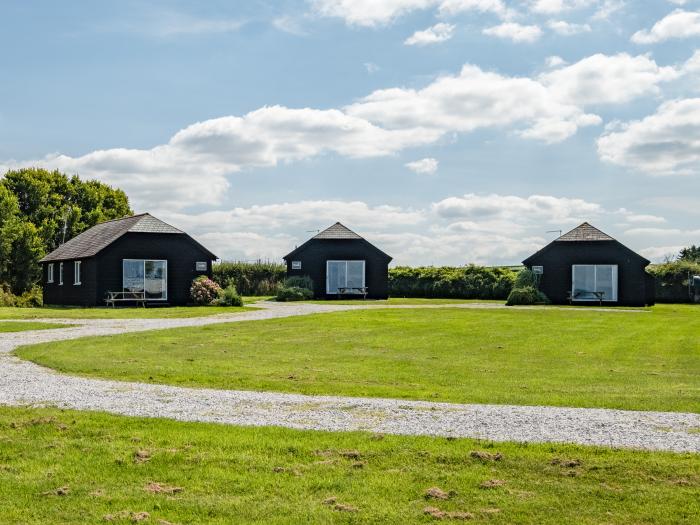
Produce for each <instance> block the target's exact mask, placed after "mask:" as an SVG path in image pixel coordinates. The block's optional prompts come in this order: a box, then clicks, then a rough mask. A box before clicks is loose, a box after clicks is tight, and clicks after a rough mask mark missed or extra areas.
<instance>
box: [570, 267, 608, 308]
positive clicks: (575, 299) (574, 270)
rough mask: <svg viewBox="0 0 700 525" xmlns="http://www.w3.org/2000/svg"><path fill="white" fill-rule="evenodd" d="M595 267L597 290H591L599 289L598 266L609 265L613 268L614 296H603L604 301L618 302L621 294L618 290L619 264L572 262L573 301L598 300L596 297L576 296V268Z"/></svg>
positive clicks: (594, 276)
mask: <svg viewBox="0 0 700 525" xmlns="http://www.w3.org/2000/svg"><path fill="white" fill-rule="evenodd" d="M591 267H592V268H593V282H594V283H595V290H590V291H591V292H597V291H598V268H599V267H606V268H607V267H609V268H612V269H613V296H612V297H611V298H606V297H603V302H611V303H614V302H617V296H618V294H619V290H618V281H619V279H618V265H617V264H572V265H571V299H572V300H573V301H596V302H597V301H598V299H597V298H596V297H586V298H577V297H574V293H575V288H574V284H575V283H576V268H591Z"/></svg>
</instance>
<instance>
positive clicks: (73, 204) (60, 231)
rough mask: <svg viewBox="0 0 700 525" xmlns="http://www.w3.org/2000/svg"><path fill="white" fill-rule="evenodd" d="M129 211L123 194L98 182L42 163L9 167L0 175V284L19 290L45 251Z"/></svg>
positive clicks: (37, 272) (36, 272)
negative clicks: (50, 168) (50, 167)
mask: <svg viewBox="0 0 700 525" xmlns="http://www.w3.org/2000/svg"><path fill="white" fill-rule="evenodd" d="M132 213H133V212H132V211H131V208H130V207H129V200H128V198H127V196H126V194H125V193H124V192H123V191H122V190H119V189H115V188H112V187H110V186H107V185H106V184H103V183H101V182H97V181H82V180H80V178H79V177H78V176H76V175H74V176H72V177H68V176H67V175H64V174H63V173H60V172H59V171H47V170H45V169H41V168H27V169H20V170H13V171H8V172H7V173H6V174H5V175H4V177H2V178H0V283H6V284H8V285H9V286H10V287H11V289H12V291H13V293H16V294H20V293H23V292H24V291H26V290H28V289H29V288H31V287H32V286H33V285H34V284H36V283H37V282H38V280H39V278H40V277H41V269H40V267H39V263H38V261H39V259H41V257H43V255H44V254H45V253H48V252H50V251H52V250H54V249H55V248H57V247H58V246H59V245H60V244H62V243H63V242H64V241H67V240H69V239H71V238H72V237H75V236H76V235H78V234H79V233H81V232H83V231H84V230H86V229H88V228H90V227H92V226H94V225H95V224H97V223H99V222H103V221H106V220H110V219H118V218H120V217H124V216H126V215H131V214H132Z"/></svg>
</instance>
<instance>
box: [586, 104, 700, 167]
mask: <svg viewBox="0 0 700 525" xmlns="http://www.w3.org/2000/svg"><path fill="white" fill-rule="evenodd" d="M598 155H599V156H600V158H601V159H602V160H604V161H606V162H610V163H612V164H617V165H619V166H624V167H627V168H631V169H635V170H638V171H640V172H646V173H649V174H651V175H697V174H700V98H691V99H681V100H672V101H669V102H665V103H663V104H662V105H661V106H659V108H658V109H657V111H656V113H654V114H653V115H650V116H648V117H646V118H644V119H642V120H636V121H632V122H628V123H626V124H624V125H623V126H622V129H620V130H609V131H606V132H605V133H604V134H603V135H602V136H601V137H600V138H599V139H598Z"/></svg>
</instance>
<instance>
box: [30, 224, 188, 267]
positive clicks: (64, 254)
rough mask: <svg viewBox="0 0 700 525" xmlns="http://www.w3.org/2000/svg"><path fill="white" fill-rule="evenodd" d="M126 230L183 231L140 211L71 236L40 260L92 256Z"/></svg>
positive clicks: (181, 232)
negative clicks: (138, 213)
mask: <svg viewBox="0 0 700 525" xmlns="http://www.w3.org/2000/svg"><path fill="white" fill-rule="evenodd" d="M127 232H138V233H178V234H184V233H185V232H183V231H180V230H178V229H177V228H175V227H173V226H170V225H169V224H167V223H165V222H163V221H161V220H160V219H156V218H155V217H154V216H153V215H150V214H148V213H142V214H140V215H133V216H131V217H124V218H123V219H114V220H111V221H106V222H101V223H100V224H96V225H95V226H93V227H92V228H90V229H89V230H85V231H84V232H83V233H81V234H79V235H77V236H75V237H73V238H72V239H71V240H69V241H68V242H66V243H64V244H62V245H61V246H59V247H58V248H56V249H55V250H54V251H52V252H51V253H50V254H48V255H47V256H46V257H44V258H43V259H42V260H41V261H40V262H48V261H65V260H68V259H82V258H85V257H92V256H93V255H96V254H97V253H98V252H100V251H101V250H103V249H104V248H106V247H107V246H109V245H110V244H112V243H113V242H114V241H116V240H117V239H118V238H119V237H121V236H122V235H124V234H125V233H127Z"/></svg>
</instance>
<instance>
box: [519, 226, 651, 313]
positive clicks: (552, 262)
mask: <svg viewBox="0 0 700 525" xmlns="http://www.w3.org/2000/svg"><path fill="white" fill-rule="evenodd" d="M523 264H524V265H525V266H526V267H527V268H529V269H530V270H532V271H533V272H534V273H535V274H536V275H538V278H539V288H540V290H541V291H542V292H544V294H545V295H546V296H547V297H548V298H549V299H550V300H551V301H552V302H553V303H554V304H569V303H570V304H578V305H599V304H603V305H621V306H622V305H625V306H645V305H653V304H654V293H655V292H654V290H655V288H654V286H655V282H654V277H653V276H651V275H649V274H648V273H647V272H646V270H645V268H646V267H647V265H648V264H649V261H648V260H647V259H645V258H644V257H642V256H641V255H639V254H637V253H635V252H633V251H632V250H630V249H629V248H627V247H626V246H624V245H623V244H621V243H619V242H618V241H616V240H615V239H613V238H612V237H610V236H609V235H607V234H606V233H603V232H602V231H600V230H599V229H597V228H595V227H593V226H591V225H590V224H589V223H587V222H584V223H583V224H581V225H580V226H578V227H576V228H574V229H573V230H571V231H570V232H568V233H565V234H564V235H562V236H561V237H559V238H557V239H555V240H554V241H552V242H551V243H549V244H548V245H547V246H545V247H544V248H542V249H541V250H540V251H538V252H537V253H535V254H534V255H531V256H530V257H528V258H527V259H525V260H524V261H523Z"/></svg>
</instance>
